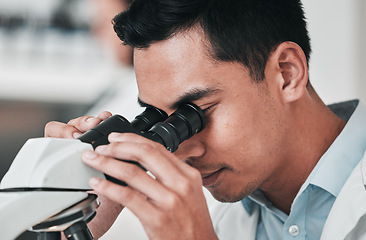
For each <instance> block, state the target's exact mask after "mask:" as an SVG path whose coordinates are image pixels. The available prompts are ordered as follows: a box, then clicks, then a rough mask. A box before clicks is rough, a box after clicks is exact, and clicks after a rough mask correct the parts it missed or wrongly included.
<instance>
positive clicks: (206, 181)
mask: <svg viewBox="0 0 366 240" xmlns="http://www.w3.org/2000/svg"><path fill="white" fill-rule="evenodd" d="M222 171H223V168H221V169H219V170H217V171H215V172H211V173H201V176H202V183H203V186H205V187H210V186H213V185H215V184H217V181H218V179H219V177H220V175H221V173H222Z"/></svg>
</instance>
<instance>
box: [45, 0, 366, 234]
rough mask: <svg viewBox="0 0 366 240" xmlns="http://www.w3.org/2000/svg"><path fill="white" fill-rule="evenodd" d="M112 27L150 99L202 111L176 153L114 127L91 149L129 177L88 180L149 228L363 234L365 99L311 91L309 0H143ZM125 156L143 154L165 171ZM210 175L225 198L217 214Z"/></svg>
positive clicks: (107, 168) (72, 125)
mask: <svg viewBox="0 0 366 240" xmlns="http://www.w3.org/2000/svg"><path fill="white" fill-rule="evenodd" d="M114 28H115V31H116V32H117V34H118V36H119V37H120V38H121V40H122V41H123V42H124V43H125V44H128V45H130V46H132V47H134V65H135V71H136V77H137V83H138V87H139V102H140V104H141V105H142V106H150V105H152V106H155V107H157V108H160V109H162V110H164V111H165V112H167V113H168V114H171V113H172V112H173V111H174V110H175V109H176V108H177V107H178V106H179V105H180V104H181V103H184V102H193V103H195V104H196V105H198V106H199V107H200V108H201V109H203V111H204V112H205V115H206V119H207V124H206V127H205V129H204V130H203V131H202V132H200V133H199V134H197V135H195V136H193V137H192V138H191V139H189V140H187V141H185V142H184V143H182V144H181V145H180V147H179V149H178V150H177V152H175V153H174V154H172V153H170V152H168V151H167V150H166V149H164V147H163V146H161V145H159V144H157V143H154V142H151V141H149V140H147V139H144V138H143V137H140V136H137V135H134V134H126V133H124V134H117V133H112V134H111V135H110V136H109V140H110V142H111V143H110V144H109V145H106V146H102V147H98V148H97V149H96V150H95V152H86V153H85V154H84V155H83V161H84V162H85V163H86V164H88V165H90V166H91V167H94V168H96V169H98V170H100V171H103V172H105V173H106V174H108V175H111V176H113V177H116V178H118V179H120V180H123V181H125V182H126V183H127V184H128V187H122V186H118V185H115V184H113V183H111V182H108V181H106V180H101V179H91V181H90V185H91V187H92V188H93V189H94V190H95V191H96V192H97V193H98V194H100V195H101V196H105V197H106V198H108V199H110V200H112V202H115V203H118V204H120V205H122V206H125V207H127V208H129V209H130V210H131V211H132V212H133V213H134V214H135V215H136V216H137V217H138V218H139V219H140V221H141V223H142V225H143V226H144V228H145V231H146V233H147V235H148V236H149V238H150V239H217V238H220V239H293V238H294V237H296V238H297V239H320V238H321V236H322V239H345V238H349V239H360V238H362V237H364V238H365V236H364V235H363V234H364V232H365V231H364V230H363V231H360V230H362V228H364V227H363V224H364V223H365V217H363V215H364V214H365V213H366V207H365V206H366V204H364V203H365V200H366V192H365V187H364V182H363V177H362V176H366V175H364V174H365V173H364V172H363V169H364V168H362V164H363V162H362V161H360V160H361V159H362V156H363V154H364V152H365V150H366V126H365V122H366V108H365V106H364V105H363V104H362V103H358V101H355V102H349V103H346V104H341V105H335V106H333V107H332V108H333V110H334V111H335V112H337V113H338V112H341V113H342V114H343V115H344V118H345V120H344V119H342V118H340V117H339V116H337V115H336V114H334V113H333V111H331V110H330V108H328V107H327V106H326V105H325V104H324V103H323V102H322V101H321V99H320V98H319V97H318V95H317V94H316V92H315V91H314V89H313V88H312V86H311V84H310V83H309V81H308V60H309V56H310V43H309V37H308V35H307V30H306V22H305V20H304V13H303V10H302V6H301V3H300V1H294V0H287V1H286V0H278V1H274V0H236V1H235V0H229V1H227V0H225V1H224V0H210V1H208V0H207V1H203V0H196V1H192V0H191V1H182V0H180V1H178V0H175V1H174V0H165V1H164V0H154V1H152V0H150V1H144V0H135V1H133V3H132V4H131V6H130V8H129V9H128V10H127V11H126V12H124V13H121V14H120V15H118V16H117V17H116V18H115V19H114ZM356 107H357V108H356ZM355 109H356V110H355ZM351 115H352V116H351ZM108 116H110V113H106V112H103V113H101V114H100V115H99V116H98V117H96V118H92V117H88V116H84V117H81V118H78V119H74V120H72V121H70V122H69V123H68V124H62V123H56V122H51V123H49V124H48V125H47V126H46V136H53V137H77V136H78V135H80V134H81V133H82V132H84V131H86V130H88V129H89V128H91V127H93V126H95V125H96V124H98V123H99V122H100V121H101V120H103V119H105V118H107V117H108ZM350 116H351V117H350ZM347 120H348V122H346V121H347ZM116 159H126V160H132V161H137V162H139V163H140V164H141V165H142V166H144V167H145V168H146V169H147V170H149V171H150V172H151V173H152V174H153V175H154V176H155V177H156V179H153V178H151V177H150V176H149V175H147V174H146V173H145V172H144V171H143V170H142V169H140V168H138V167H136V166H135V165H131V164H128V163H125V162H122V161H119V160H116ZM202 185H203V186H205V187H206V188H207V189H208V190H209V191H210V192H211V194H212V195H213V196H214V197H215V198H216V199H217V200H219V201H222V202H229V203H228V204H223V205H219V206H217V207H215V208H214V212H212V220H211V218H210V215H209V212H208V209H207V205H206V201H205V198H204V195H203V192H202ZM103 202H104V204H103ZM103 202H102V206H101V208H100V210H99V211H98V213H99V214H98V215H99V216H98V215H97V218H96V219H95V221H94V223H92V224H91V225H92V226H91V227H92V229H93V231H94V233H96V235H100V234H103V232H104V231H106V229H107V228H108V226H109V225H110V224H111V223H112V222H113V219H114V218H115V217H116V215H117V214H118V212H119V211H120V209H121V208H122V207H120V206H119V205H117V204H115V203H112V202H110V201H107V200H105V201H103ZM108 204H110V205H111V206H114V208H112V207H108ZM103 205H104V207H103ZM111 209H114V210H113V211H111ZM111 212H112V213H111ZM365 239H366V238H365Z"/></svg>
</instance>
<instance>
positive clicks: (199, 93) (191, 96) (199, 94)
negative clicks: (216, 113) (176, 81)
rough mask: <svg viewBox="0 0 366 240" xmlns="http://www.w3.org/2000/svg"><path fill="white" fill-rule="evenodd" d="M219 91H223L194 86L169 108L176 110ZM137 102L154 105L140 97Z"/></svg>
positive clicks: (146, 105)
mask: <svg viewBox="0 0 366 240" xmlns="http://www.w3.org/2000/svg"><path fill="white" fill-rule="evenodd" d="M219 92H221V90H220V89H216V88H204V89H199V88H194V89H191V90H189V91H188V92H186V93H184V94H183V95H182V96H180V97H179V98H178V100H176V101H175V102H174V103H172V104H171V105H170V106H169V108H170V109H172V110H174V109H177V108H178V107H179V106H180V105H182V104H183V103H188V102H193V101H197V100H199V99H202V98H205V97H209V96H212V95H215V94H217V93H219ZM137 102H138V103H139V105H140V106H141V107H154V106H153V105H150V104H148V103H145V102H144V101H142V100H141V99H140V98H139V97H138V98H137Z"/></svg>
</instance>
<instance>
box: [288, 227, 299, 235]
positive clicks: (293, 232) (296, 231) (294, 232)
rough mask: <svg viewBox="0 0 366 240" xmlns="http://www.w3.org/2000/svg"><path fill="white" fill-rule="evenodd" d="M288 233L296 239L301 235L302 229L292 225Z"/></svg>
mask: <svg viewBox="0 0 366 240" xmlns="http://www.w3.org/2000/svg"><path fill="white" fill-rule="evenodd" d="M288 232H289V233H290V234H291V236H293V237H296V236H297V235H299V233H300V229H299V227H298V226H296V225H292V226H291V227H290V228H289V229H288Z"/></svg>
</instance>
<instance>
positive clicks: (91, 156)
mask: <svg viewBox="0 0 366 240" xmlns="http://www.w3.org/2000/svg"><path fill="white" fill-rule="evenodd" d="M83 157H84V158H86V159H94V158H96V157H97V154H95V152H94V151H85V152H84V153H83Z"/></svg>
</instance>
